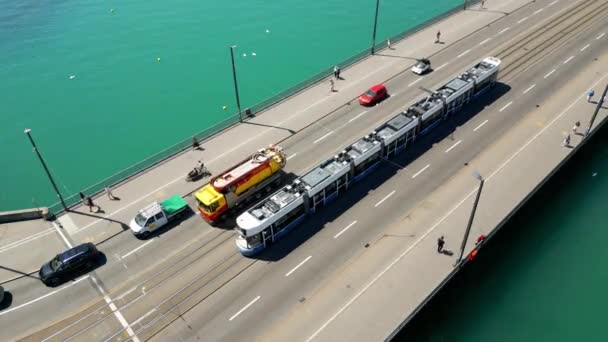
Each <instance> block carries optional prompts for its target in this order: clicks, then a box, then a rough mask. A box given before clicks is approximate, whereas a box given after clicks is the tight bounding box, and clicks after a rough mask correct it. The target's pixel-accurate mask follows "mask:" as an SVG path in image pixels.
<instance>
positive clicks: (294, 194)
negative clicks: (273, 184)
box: [237, 184, 303, 234]
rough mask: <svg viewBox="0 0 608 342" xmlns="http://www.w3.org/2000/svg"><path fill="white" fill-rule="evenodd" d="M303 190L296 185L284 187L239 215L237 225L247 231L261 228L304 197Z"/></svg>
mask: <svg viewBox="0 0 608 342" xmlns="http://www.w3.org/2000/svg"><path fill="white" fill-rule="evenodd" d="M302 190H303V189H300V187H299V186H297V185H296V186H294V184H290V185H286V186H284V187H283V188H281V189H280V190H278V191H277V192H275V193H274V194H272V195H271V196H270V197H268V198H266V199H265V200H263V201H262V202H260V203H258V204H256V205H255V206H253V207H252V208H250V209H249V210H247V211H246V212H244V213H243V214H241V215H239V217H237V224H238V225H239V227H240V228H241V229H245V230H249V229H252V230H255V229H256V228H260V225H261V224H262V222H265V221H267V220H269V219H271V218H272V217H273V216H275V215H277V214H278V213H279V212H280V211H281V210H282V209H283V208H285V207H287V206H288V205H290V204H291V203H293V202H295V201H296V200H298V199H299V198H300V197H301V196H302V192H303V191H302ZM254 234H255V233H254Z"/></svg>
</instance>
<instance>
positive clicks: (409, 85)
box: [407, 78, 422, 87]
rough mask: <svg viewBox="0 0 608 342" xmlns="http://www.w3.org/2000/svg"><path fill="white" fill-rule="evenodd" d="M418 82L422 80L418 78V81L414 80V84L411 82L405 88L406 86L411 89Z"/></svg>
mask: <svg viewBox="0 0 608 342" xmlns="http://www.w3.org/2000/svg"><path fill="white" fill-rule="evenodd" d="M420 81H422V78H419V79H417V80H415V81H414V82H412V83H410V84H408V85H407V86H408V87H411V86H413V85H414V84H416V83H418V82H420Z"/></svg>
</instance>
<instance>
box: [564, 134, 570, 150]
mask: <svg viewBox="0 0 608 342" xmlns="http://www.w3.org/2000/svg"><path fill="white" fill-rule="evenodd" d="M564 147H570V134H568V135H566V139H564Z"/></svg>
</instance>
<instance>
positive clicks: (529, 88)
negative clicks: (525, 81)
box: [523, 84, 536, 94]
mask: <svg viewBox="0 0 608 342" xmlns="http://www.w3.org/2000/svg"><path fill="white" fill-rule="evenodd" d="M534 87H536V84H533V85H531V86H529V87H528V89H526V90H524V92H523V93H524V94H525V93H527V92H529V91H530V90H532V89H534Z"/></svg>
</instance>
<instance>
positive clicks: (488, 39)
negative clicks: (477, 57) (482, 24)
mask: <svg viewBox="0 0 608 342" xmlns="http://www.w3.org/2000/svg"><path fill="white" fill-rule="evenodd" d="M490 40H492V38H486V39H484V40H483V41H481V42H480V43H479V45H483V44H485V43H487V42H489V41H490Z"/></svg>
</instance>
